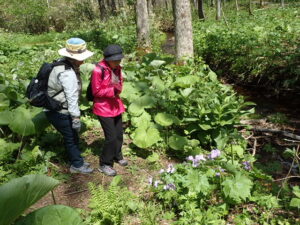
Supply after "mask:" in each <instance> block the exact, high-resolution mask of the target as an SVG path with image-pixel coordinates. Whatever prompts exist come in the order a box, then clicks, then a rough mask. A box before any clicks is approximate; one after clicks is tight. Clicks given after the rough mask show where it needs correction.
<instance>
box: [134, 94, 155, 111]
mask: <svg viewBox="0 0 300 225" xmlns="http://www.w3.org/2000/svg"><path fill="white" fill-rule="evenodd" d="M155 102H156V99H155V98H154V97H152V96H149V95H144V96H142V97H141V98H139V100H138V104H139V105H140V106H142V107H144V108H152V107H153V106H154V105H155Z"/></svg>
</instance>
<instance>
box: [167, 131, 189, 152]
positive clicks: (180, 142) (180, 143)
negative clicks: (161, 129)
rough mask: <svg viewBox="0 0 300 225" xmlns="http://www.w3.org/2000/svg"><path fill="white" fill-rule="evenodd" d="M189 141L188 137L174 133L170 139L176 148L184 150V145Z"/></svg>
mask: <svg viewBox="0 0 300 225" xmlns="http://www.w3.org/2000/svg"><path fill="white" fill-rule="evenodd" d="M187 143H188V140H187V138H186V137H182V136H179V135H177V134H174V135H172V136H171V137H170V139H169V146H170V147H171V148H173V149H175V150H182V149H183V148H184V146H185V145H186V144H187Z"/></svg>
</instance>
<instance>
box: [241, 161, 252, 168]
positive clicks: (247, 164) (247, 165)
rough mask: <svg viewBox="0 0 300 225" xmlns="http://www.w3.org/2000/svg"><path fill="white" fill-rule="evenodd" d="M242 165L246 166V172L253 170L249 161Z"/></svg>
mask: <svg viewBox="0 0 300 225" xmlns="http://www.w3.org/2000/svg"><path fill="white" fill-rule="evenodd" d="M242 164H243V165H244V169H245V170H251V169H252V167H251V164H250V162H249V161H245V162H243V163H242Z"/></svg>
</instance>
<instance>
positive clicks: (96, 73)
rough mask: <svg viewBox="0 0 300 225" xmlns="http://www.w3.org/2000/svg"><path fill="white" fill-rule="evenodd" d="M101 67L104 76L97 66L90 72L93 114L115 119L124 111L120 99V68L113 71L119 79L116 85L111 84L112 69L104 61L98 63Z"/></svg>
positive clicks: (121, 80) (121, 79) (121, 81)
mask: <svg viewBox="0 0 300 225" xmlns="http://www.w3.org/2000/svg"><path fill="white" fill-rule="evenodd" d="M99 65H100V66H102V67H103V69H104V70H103V71H104V76H103V75H102V70H101V68H100V67H99V66H96V67H95V69H94V70H93V72H92V81H91V82H92V92H93V96H94V106H93V113H94V114H96V115H98V116H103V117H115V116H118V115H120V114H121V113H123V112H124V111H125V107H124V104H123V102H122V100H121V98H120V96H119V95H120V93H121V92H122V88H123V76H122V71H121V69H122V68H121V66H118V68H116V69H115V70H114V74H115V75H116V76H117V77H118V78H119V82H118V83H113V82H112V69H111V68H110V67H109V66H108V63H107V62H106V61H105V60H102V61H101V62H99Z"/></svg>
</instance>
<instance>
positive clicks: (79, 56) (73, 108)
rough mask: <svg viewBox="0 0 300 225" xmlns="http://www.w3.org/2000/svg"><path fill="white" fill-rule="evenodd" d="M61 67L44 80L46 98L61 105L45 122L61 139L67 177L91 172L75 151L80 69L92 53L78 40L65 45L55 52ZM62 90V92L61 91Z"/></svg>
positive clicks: (78, 127) (78, 123) (77, 127)
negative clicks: (65, 158)
mask: <svg viewBox="0 0 300 225" xmlns="http://www.w3.org/2000/svg"><path fill="white" fill-rule="evenodd" d="M58 53H59V55H61V56H63V58H62V59H60V61H63V62H64V63H65V65H59V66H55V67H54V69H53V70H52V71H51V73H50V75H49V80H48V94H49V96H54V95H55V94H56V93H59V94H57V95H55V97H54V99H55V100H57V101H59V102H61V103H62V106H63V109H62V110H60V111H49V110H46V112H45V113H46V116H47V118H48V120H49V122H50V123H51V124H52V125H53V126H54V127H55V128H56V129H57V130H58V131H59V132H60V133H61V134H62V135H63V138H64V144H65V148H66V150H67V153H68V157H69V160H70V163H71V166H70V172H71V173H83V174H88V173H91V172H93V169H92V168H90V164H89V163H87V162H84V159H83V157H82V156H81V151H80V148H79V137H78V132H79V131H80V128H81V122H80V110H79V96H80V93H81V87H82V84H81V78H80V71H79V67H80V65H81V64H82V63H83V62H84V60H86V59H87V58H89V57H91V56H92V55H93V54H94V53H93V52H91V51H88V50H87V48H86V42H85V41H84V40H82V39H80V38H71V39H69V40H67V41H66V46H65V48H62V49H60V50H59V51H58ZM61 90H63V91H61ZM60 91H61V92H60Z"/></svg>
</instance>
